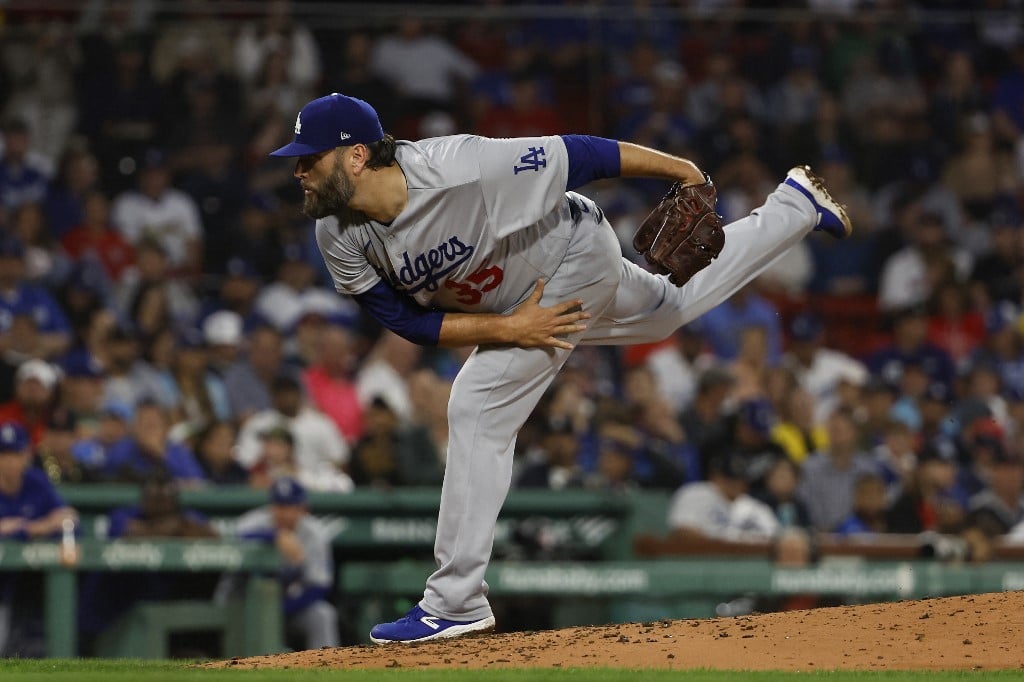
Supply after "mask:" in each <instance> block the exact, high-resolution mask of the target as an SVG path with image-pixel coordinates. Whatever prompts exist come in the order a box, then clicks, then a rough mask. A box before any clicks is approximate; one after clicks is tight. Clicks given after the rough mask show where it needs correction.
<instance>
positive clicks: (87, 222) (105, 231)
mask: <svg viewBox="0 0 1024 682" xmlns="http://www.w3.org/2000/svg"><path fill="white" fill-rule="evenodd" d="M81 204H82V208H81V213H82V219H81V220H80V221H78V222H75V223H73V224H72V226H70V227H69V229H68V230H67V231H66V233H65V234H64V236H63V237H62V238H61V246H63V247H64V251H65V253H67V255H68V256H69V257H70V258H71V260H72V261H75V262H81V261H82V260H85V259H89V260H93V261H96V262H98V263H100V264H101V265H102V266H103V271H104V272H105V273H106V275H107V277H108V278H109V279H110V281H112V282H115V283H116V282H120V281H121V278H122V277H123V276H124V273H125V271H126V270H127V269H128V268H130V267H132V266H133V265H134V264H135V250H134V249H133V248H132V246H131V244H129V243H128V242H127V241H125V239H124V237H123V236H122V235H121V233H120V232H118V231H117V230H115V229H114V228H113V225H111V223H110V202H109V201H107V197H106V196H105V195H104V194H103V193H102V192H99V191H92V192H88V193H87V194H85V195H84V196H83V197H82V200H81Z"/></svg>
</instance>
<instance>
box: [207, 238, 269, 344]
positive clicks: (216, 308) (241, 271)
mask: <svg viewBox="0 0 1024 682" xmlns="http://www.w3.org/2000/svg"><path fill="white" fill-rule="evenodd" d="M259 292H260V275H259V272H257V270H256V266H255V265H254V264H253V263H251V262H250V261H248V260H246V259H245V258H241V257H237V256H236V257H233V258H230V259H228V261H227V263H225V264H224V276H223V279H221V280H220V287H219V289H218V290H217V292H216V294H215V295H213V296H210V297H208V298H207V299H206V300H205V301H204V302H203V310H202V313H201V315H200V316H201V317H202V319H203V322H204V324H205V322H206V320H207V319H208V318H209V317H210V316H212V315H213V314H215V313H218V312H229V313H233V314H235V315H238V316H239V317H240V318H241V320H242V328H243V329H244V330H246V331H251V330H252V329H253V328H255V327H257V326H259V325H261V324H266V321H265V320H264V319H263V318H262V317H261V316H260V315H259V313H257V312H256V296H257V294H259Z"/></svg>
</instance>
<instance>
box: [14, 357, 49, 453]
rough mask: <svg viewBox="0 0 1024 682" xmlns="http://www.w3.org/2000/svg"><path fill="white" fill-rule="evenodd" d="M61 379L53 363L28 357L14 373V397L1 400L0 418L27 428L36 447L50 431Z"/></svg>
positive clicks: (33, 445)
mask: <svg viewBox="0 0 1024 682" xmlns="http://www.w3.org/2000/svg"><path fill="white" fill-rule="evenodd" d="M57 380H58V376H57V370H56V369H55V368H54V367H53V365H51V364H50V363H48V362H46V361H45V360H39V359H37V358H33V359H31V360H26V361H25V362H23V363H21V364H20V365H18V369H17V371H16V372H15V373H14V398H13V399H12V400H9V401H7V402H6V403H3V404H0V421H2V422H8V421H10V422H15V423H17V424H18V425H19V426H21V427H22V428H24V429H25V430H26V431H27V432H28V435H29V438H30V440H31V444H32V447H33V448H34V447H35V446H37V445H39V441H41V440H42V438H43V433H44V432H45V431H46V422H47V419H48V418H49V415H50V408H51V406H52V403H53V395H54V390H55V389H56V387H57Z"/></svg>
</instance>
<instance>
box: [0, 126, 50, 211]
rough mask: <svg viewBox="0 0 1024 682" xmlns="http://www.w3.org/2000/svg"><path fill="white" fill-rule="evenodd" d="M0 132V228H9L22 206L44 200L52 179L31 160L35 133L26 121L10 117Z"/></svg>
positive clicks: (0, 128)
mask: <svg viewBox="0 0 1024 682" xmlns="http://www.w3.org/2000/svg"><path fill="white" fill-rule="evenodd" d="M0 133H2V134H3V148H2V150H0V152H2V154H0V225H4V224H7V225H10V220H11V217H12V216H13V214H14V212H15V211H16V210H17V209H18V207H19V206H21V205H22V204H25V203H29V202H32V203H40V202H42V201H43V199H44V198H45V197H46V187H47V184H48V182H49V177H48V176H47V174H46V171H45V170H44V169H42V168H40V167H39V164H38V163H35V162H34V161H35V160H34V159H33V158H32V155H31V153H30V150H31V148H32V132H31V129H30V128H29V125H28V123H27V122H26V121H25V120H23V119H20V118H13V117H11V118H8V119H7V120H6V121H4V123H3V126H2V127H0Z"/></svg>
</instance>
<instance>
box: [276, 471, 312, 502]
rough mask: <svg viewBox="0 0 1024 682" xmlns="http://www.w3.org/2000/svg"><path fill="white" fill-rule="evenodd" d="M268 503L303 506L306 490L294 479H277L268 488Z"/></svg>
mask: <svg viewBox="0 0 1024 682" xmlns="http://www.w3.org/2000/svg"><path fill="white" fill-rule="evenodd" d="M270 501H271V502H273V503H274V504H305V502H306V489H305V488H303V487H302V484H301V483H299V482H298V481H296V480H295V479H294V478H287V477H286V478H279V479H277V480H275V481H274V483H273V484H272V485H271V486H270Z"/></svg>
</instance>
